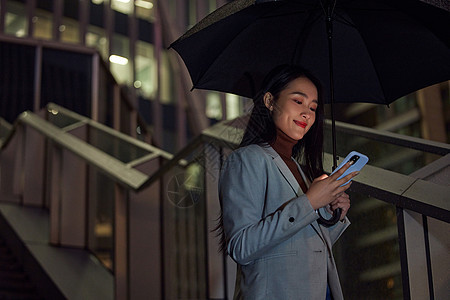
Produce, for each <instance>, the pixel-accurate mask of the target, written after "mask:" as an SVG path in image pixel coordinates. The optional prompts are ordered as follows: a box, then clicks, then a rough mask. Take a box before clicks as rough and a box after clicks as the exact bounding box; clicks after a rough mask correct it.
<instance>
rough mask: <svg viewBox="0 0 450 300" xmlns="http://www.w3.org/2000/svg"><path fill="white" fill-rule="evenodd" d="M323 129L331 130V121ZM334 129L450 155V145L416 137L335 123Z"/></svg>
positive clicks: (326, 121) (327, 121) (326, 122)
mask: <svg viewBox="0 0 450 300" xmlns="http://www.w3.org/2000/svg"><path fill="white" fill-rule="evenodd" d="M325 127H326V128H331V121H330V120H325ZM336 129H337V131H339V132H344V133H348V134H353V135H356V136H360V137H365V138H369V139H372V140H376V141H379V142H384V143H389V144H393V145H397V146H403V147H408V148H412V149H415V150H419V151H424V152H429V153H434V154H439V155H446V154H448V153H450V145H449V144H445V143H440V142H435V141H430V140H424V139H421V138H417V137H412V136H406V135H402V134H398V133H394V132H389V131H383V130H376V129H372V128H368V127H363V126H358V125H353V124H348V123H344V122H339V121H336Z"/></svg>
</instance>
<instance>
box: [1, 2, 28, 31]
mask: <svg viewBox="0 0 450 300" xmlns="http://www.w3.org/2000/svg"><path fill="white" fill-rule="evenodd" d="M25 16H26V11H25V5H24V4H22V3H18V2H16V1H6V14H5V33H6V34H11V35H14V36H17V37H24V36H26V35H27V33H28V22H27V19H26V18H25Z"/></svg>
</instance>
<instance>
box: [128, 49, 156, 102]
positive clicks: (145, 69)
mask: <svg viewBox="0 0 450 300" xmlns="http://www.w3.org/2000/svg"><path fill="white" fill-rule="evenodd" d="M135 65H136V81H135V82H134V87H135V88H136V89H138V92H139V93H140V94H141V95H142V96H143V97H144V98H149V99H154V98H155V96H156V89H157V88H158V78H157V70H156V62H155V59H154V47H153V45H151V44H149V43H145V42H142V41H137V43H136V58H135Z"/></svg>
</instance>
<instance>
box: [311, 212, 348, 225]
mask: <svg viewBox="0 0 450 300" xmlns="http://www.w3.org/2000/svg"><path fill="white" fill-rule="evenodd" d="M317 213H318V214H319V220H317V222H318V223H319V224H320V225H323V226H325V227H330V226H333V225H334V224H336V223H337V222H338V221H339V219H340V218H341V213H342V210H341V209H340V208H338V209H336V210H335V211H334V212H333V216H332V217H331V218H330V219H329V220H327V219H325V218H324V217H322V215H321V214H320V210H317Z"/></svg>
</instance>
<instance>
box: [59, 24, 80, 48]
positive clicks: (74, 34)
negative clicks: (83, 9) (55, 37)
mask: <svg viewBox="0 0 450 300" xmlns="http://www.w3.org/2000/svg"><path fill="white" fill-rule="evenodd" d="M59 31H60V32H61V41H63V42H68V43H77V44H78V43H79V42H80V30H79V27H78V23H77V22H75V21H74V20H72V19H69V18H64V20H63V24H62V25H61V26H59Z"/></svg>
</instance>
